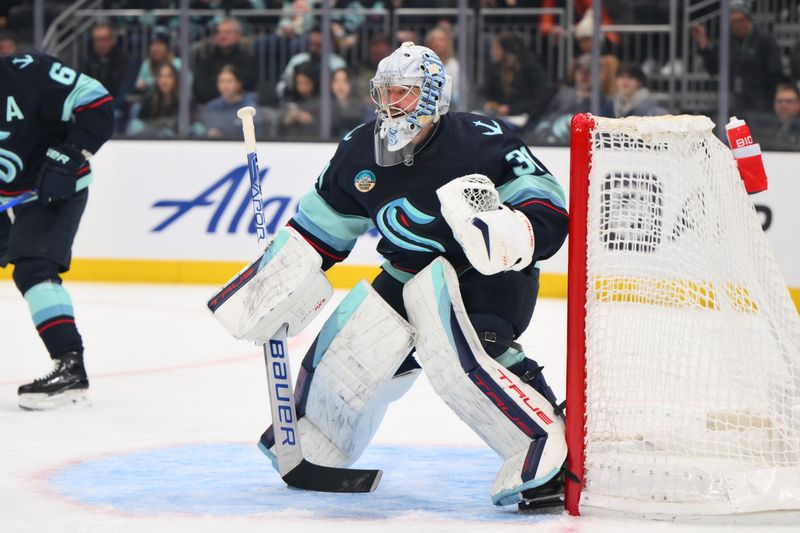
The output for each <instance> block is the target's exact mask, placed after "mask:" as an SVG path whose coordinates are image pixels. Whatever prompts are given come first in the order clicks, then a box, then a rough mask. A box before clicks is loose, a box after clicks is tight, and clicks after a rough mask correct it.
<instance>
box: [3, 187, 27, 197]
mask: <svg viewBox="0 0 800 533" xmlns="http://www.w3.org/2000/svg"><path fill="white" fill-rule="evenodd" d="M32 190H33V189H22V190H21V191H6V190H4V189H0V195H2V196H9V197H11V198H14V197H17V196H19V195H20V194H25V193H26V192H31V191H32Z"/></svg>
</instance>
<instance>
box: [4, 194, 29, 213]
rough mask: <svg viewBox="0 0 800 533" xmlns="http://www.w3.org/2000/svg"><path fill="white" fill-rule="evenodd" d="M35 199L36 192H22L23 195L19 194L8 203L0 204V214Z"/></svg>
mask: <svg viewBox="0 0 800 533" xmlns="http://www.w3.org/2000/svg"><path fill="white" fill-rule="evenodd" d="M36 197H37V196H36V191H28V192H24V193H22V194H20V195H19V196H17V197H16V198H14V199H12V200H9V201H8V202H6V203H4V204H0V213H2V212H3V211H5V210H7V209H11V208H12V207H14V206H17V205H19V204H24V203H25V202H27V201H28V200H35V199H36Z"/></svg>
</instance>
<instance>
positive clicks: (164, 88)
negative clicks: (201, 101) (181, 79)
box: [128, 63, 202, 138]
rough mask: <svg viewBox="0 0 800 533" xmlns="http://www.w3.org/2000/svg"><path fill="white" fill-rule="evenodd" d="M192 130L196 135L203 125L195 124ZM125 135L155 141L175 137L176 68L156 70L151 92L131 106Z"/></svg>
mask: <svg viewBox="0 0 800 533" xmlns="http://www.w3.org/2000/svg"><path fill="white" fill-rule="evenodd" d="M192 130H193V133H195V134H198V133H200V132H201V131H202V126H200V125H199V124H196V123H195V124H193V125H192ZM128 134H129V135H134V136H139V137H158V138H174V137H177V136H178V69H177V68H176V67H175V65H173V64H172V63H164V64H162V65H161V67H159V69H158V73H157V74H156V82H155V85H154V86H153V91H152V92H151V93H150V95H149V96H147V97H146V98H145V99H144V100H143V101H142V102H141V103H137V104H135V105H134V107H133V109H132V110H131V121H130V124H129V125H128Z"/></svg>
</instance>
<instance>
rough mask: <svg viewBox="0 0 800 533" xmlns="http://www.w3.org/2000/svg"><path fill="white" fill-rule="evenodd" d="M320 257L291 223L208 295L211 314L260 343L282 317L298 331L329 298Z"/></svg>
mask: <svg viewBox="0 0 800 533" xmlns="http://www.w3.org/2000/svg"><path fill="white" fill-rule="evenodd" d="M321 267H322V258H321V257H320V256H319V254H318V253H317V252H316V251H315V250H314V249H313V248H312V247H311V246H309V245H308V243H307V242H306V241H305V239H303V237H301V236H300V234H299V233H297V232H296V231H295V230H294V229H292V228H288V227H286V228H283V229H281V230H280V231H279V232H278V234H277V235H276V236H275V239H274V240H273V241H272V243H270V245H269V247H267V249H266V251H265V252H264V255H262V256H261V257H259V258H258V259H256V260H255V261H253V262H252V263H250V264H249V265H247V267H245V268H244V269H243V270H241V271H240V272H239V273H238V274H237V275H236V276H234V278H233V279H231V280H230V281H229V282H228V283H227V284H226V285H225V286H224V287H223V288H222V289H220V290H219V292H218V293H217V294H215V295H214V296H213V297H212V298H211V299H210V300H209V301H208V308H209V309H210V310H211V312H212V313H213V314H214V318H216V319H217V320H219V322H220V323H221V324H222V325H223V326H224V327H225V329H227V330H228V332H229V333H230V334H231V335H233V336H234V337H235V338H237V339H245V340H249V341H253V342H255V343H256V344H265V343H266V342H267V341H268V340H269V339H270V337H271V336H272V335H273V334H274V333H275V332H276V331H278V328H280V327H281V325H283V324H284V323H286V324H288V326H289V329H288V334H289V335H290V336H291V335H297V334H298V333H300V332H301V331H302V330H303V328H305V327H306V325H308V323H309V322H311V320H313V318H314V317H315V316H317V314H319V312H320V311H321V310H322V308H323V307H324V306H325V304H327V302H328V301H329V300H330V297H331V295H332V294H333V287H332V286H331V284H330V282H329V281H328V278H326V277H325V274H324V273H323V272H322V270H321Z"/></svg>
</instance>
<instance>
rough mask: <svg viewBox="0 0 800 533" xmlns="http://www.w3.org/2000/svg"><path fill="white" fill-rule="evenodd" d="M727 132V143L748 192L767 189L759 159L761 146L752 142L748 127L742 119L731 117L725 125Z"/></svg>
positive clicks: (762, 164)
mask: <svg viewBox="0 0 800 533" xmlns="http://www.w3.org/2000/svg"><path fill="white" fill-rule="evenodd" d="M725 132H726V133H727V134H728V144H729V145H730V147H731V151H732V152H733V158H734V159H736V164H737V165H738V166H739V175H740V176H741V177H742V181H743V182H744V188H745V189H746V190H747V192H749V193H751V194H752V193H756V192H761V191H766V190H767V172H766V171H765V170H764V162H763V161H762V160H761V146H760V145H759V144H758V143H755V142H753V136H752V135H751V134H750V128H748V127H747V124H745V123H744V120H742V119H739V118H736V117H731V119H730V121H729V122H728V124H727V125H726V126H725Z"/></svg>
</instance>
